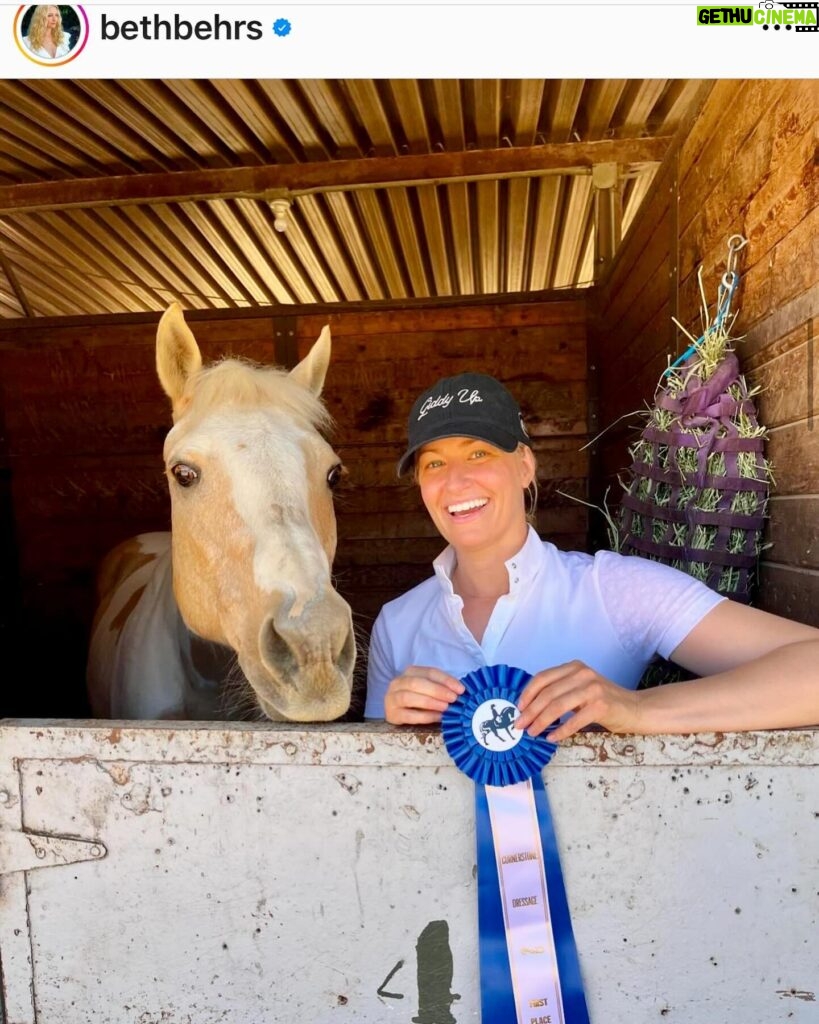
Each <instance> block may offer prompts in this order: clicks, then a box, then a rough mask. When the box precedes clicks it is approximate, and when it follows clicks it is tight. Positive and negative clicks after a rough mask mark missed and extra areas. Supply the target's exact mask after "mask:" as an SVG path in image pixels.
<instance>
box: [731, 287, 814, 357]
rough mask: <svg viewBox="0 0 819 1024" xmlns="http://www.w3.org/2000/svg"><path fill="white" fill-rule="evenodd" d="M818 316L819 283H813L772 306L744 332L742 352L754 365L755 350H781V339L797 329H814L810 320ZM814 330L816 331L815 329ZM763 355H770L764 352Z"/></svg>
mask: <svg viewBox="0 0 819 1024" xmlns="http://www.w3.org/2000/svg"><path fill="white" fill-rule="evenodd" d="M817 318H819V287H816V286H813V287H811V288H808V290H807V291H805V292H802V293H801V294H799V295H796V296H794V297H793V298H792V299H790V300H789V301H787V302H783V303H781V304H780V305H778V306H775V307H774V308H773V309H772V310H771V311H770V312H769V313H768V314H766V315H765V316H763V318H762V319H761V320H757V322H756V323H755V324H754V326H753V327H752V328H751V329H750V330H749V331H748V332H747V334H745V336H744V338H743V342H742V353H743V355H744V356H745V358H746V359H748V365H754V362H753V361H754V359H755V358H756V356H757V353H765V352H766V351H770V356H771V357H773V356H775V355H777V354H779V353H780V352H781V351H784V350H782V349H780V348H779V343H780V340H781V339H785V338H789V337H792V336H795V335H797V334H798V333H799V332H800V331H805V332H807V331H813V330H814V329H813V328H812V327H811V321H812V320H815V319H817ZM814 333H815V332H814ZM762 358H769V357H768V356H767V355H763V356H762Z"/></svg>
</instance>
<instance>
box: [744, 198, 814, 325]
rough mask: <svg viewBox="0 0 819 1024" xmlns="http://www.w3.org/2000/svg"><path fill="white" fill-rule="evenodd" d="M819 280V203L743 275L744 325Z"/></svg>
mask: <svg viewBox="0 0 819 1024" xmlns="http://www.w3.org/2000/svg"><path fill="white" fill-rule="evenodd" d="M817 284H819V205H817V206H815V207H814V208H813V209H812V210H811V212H810V213H809V214H808V215H807V216H806V217H805V218H804V220H802V221H801V222H800V223H799V224H798V226H797V227H796V228H794V229H793V231H790V232H789V233H788V234H787V235H786V236H785V237H784V238H783V239H782V240H781V241H779V242H778V243H777V244H776V246H775V247H774V249H773V250H772V252H771V254H770V256H769V258H768V259H767V260H765V261H764V265H760V264H757V265H756V266H754V267H752V268H751V269H750V270H749V271H748V272H747V273H746V274H745V276H744V278H743V290H742V294H741V297H740V300H741V304H742V325H743V327H744V328H747V327H750V326H751V325H753V324H755V323H756V322H757V321H758V320H761V319H762V318H763V317H765V316H766V315H767V314H768V313H769V311H770V310H771V309H775V308H777V307H778V306H780V305H782V304H784V303H786V302H788V301H789V300H791V299H794V298H796V297H797V296H799V295H801V294H803V293H805V292H806V291H808V289H810V288H814V287H816V285H817Z"/></svg>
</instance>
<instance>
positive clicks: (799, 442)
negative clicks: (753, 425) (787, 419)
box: [766, 422, 819, 495]
mask: <svg viewBox="0 0 819 1024" xmlns="http://www.w3.org/2000/svg"><path fill="white" fill-rule="evenodd" d="M817 429H819V428H817V427H816V425H815V424H813V429H809V428H808V424H806V423H804V422H802V423H795V424H792V425H790V426H786V427H778V428H775V429H773V430H772V431H771V433H770V438H769V440H768V446H767V450H766V455H767V457H768V459H770V461H771V463H772V465H773V471H774V476H775V478H776V491H777V494H780V495H808V494H815V493H816V490H817V480H819V444H817Z"/></svg>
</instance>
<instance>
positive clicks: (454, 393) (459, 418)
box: [398, 373, 532, 476]
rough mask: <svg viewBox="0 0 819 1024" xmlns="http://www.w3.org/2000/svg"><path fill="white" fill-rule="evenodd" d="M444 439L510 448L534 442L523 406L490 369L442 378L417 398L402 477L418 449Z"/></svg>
mask: <svg viewBox="0 0 819 1024" xmlns="http://www.w3.org/2000/svg"><path fill="white" fill-rule="evenodd" d="M442 437H474V438H476V439H477V440H479V441H488V442H489V444H491V445H494V446H495V447H496V448H500V449H501V450H502V451H505V452H513V451H514V450H515V449H516V448H517V446H518V445H519V444H527V445H529V447H530V448H531V446H532V442H531V439H530V438H529V435H528V434H527V433H526V428H525V427H524V425H523V416H522V415H521V412H520V406H519V405H518V403H517V402H516V401H515V399H514V398H513V397H512V395H511V394H510V392H509V391H508V390H507V389H506V388H505V387H504V385H503V384H501V382H500V381H498V380H495V378H494V377H490V376H488V375H487V374H485V373H459V374H458V375H457V376H455V377H443V378H442V379H441V380H439V381H438V382H437V384H433V385H432V387H431V388H427V390H426V391H425V392H424V393H423V394H422V395H420V396H419V398H417V399H416V401H415V404H414V405H413V407H412V411H411V412H410V414H409V420H408V422H407V450H406V451H405V452H404V454H403V455H402V456H401V458H400V460H399V462H398V475H399V476H403V474H404V473H406V471H407V470H408V469H409V468H410V467H411V465H412V462H413V459H414V457H415V453H416V452H417V451H418V449H419V448H423V446H424V445H425V444H429V443H430V441H438V440H440V439H441V438H442Z"/></svg>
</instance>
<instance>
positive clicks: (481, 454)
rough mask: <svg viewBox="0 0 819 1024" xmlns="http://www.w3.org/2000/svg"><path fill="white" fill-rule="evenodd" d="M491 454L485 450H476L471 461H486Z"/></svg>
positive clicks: (471, 456) (471, 455)
mask: <svg viewBox="0 0 819 1024" xmlns="http://www.w3.org/2000/svg"><path fill="white" fill-rule="evenodd" d="M488 454H489V453H488V452H486V451H484V449H483V448H476V449H475V451H474V452H472V453H471V454H470V456H469V457H470V459H485V458H486V456H487V455H488Z"/></svg>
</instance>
